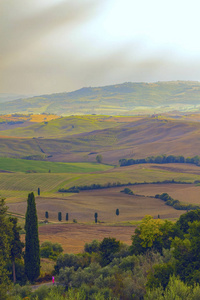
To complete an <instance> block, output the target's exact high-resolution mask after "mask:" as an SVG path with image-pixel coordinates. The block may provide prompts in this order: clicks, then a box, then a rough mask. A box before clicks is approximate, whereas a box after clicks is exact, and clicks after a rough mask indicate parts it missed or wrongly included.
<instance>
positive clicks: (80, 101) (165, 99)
mask: <svg viewBox="0 0 200 300" xmlns="http://www.w3.org/2000/svg"><path fill="white" fill-rule="evenodd" d="M156 109H158V110H159V112H162V111H172V110H182V111H197V110H199V109H200V82H194V81H169V82H156V83H143V82H139V83H131V82H128V83H123V84H117V85H111V86H104V87H87V88H82V89H79V90H77V91H74V92H70V93H57V94H51V95H41V96H35V97H31V98H24V99H18V100H15V101H11V102H6V103H0V112H1V113H2V114H7V113H42V112H45V113H55V114H58V115H73V114H107V115H130V114H134V113H139V112H143V113H147V112H149V113H154V111H157V110H156Z"/></svg>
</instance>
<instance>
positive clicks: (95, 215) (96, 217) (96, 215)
mask: <svg viewBox="0 0 200 300" xmlns="http://www.w3.org/2000/svg"><path fill="white" fill-rule="evenodd" d="M94 218H95V223H97V221H98V220H97V219H98V213H97V212H95V214H94Z"/></svg>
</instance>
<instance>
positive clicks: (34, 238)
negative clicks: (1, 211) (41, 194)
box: [24, 192, 40, 282]
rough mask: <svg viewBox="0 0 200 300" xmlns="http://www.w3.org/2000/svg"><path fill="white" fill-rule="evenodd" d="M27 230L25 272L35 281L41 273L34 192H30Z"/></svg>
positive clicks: (29, 278)
mask: <svg viewBox="0 0 200 300" xmlns="http://www.w3.org/2000/svg"><path fill="white" fill-rule="evenodd" d="M25 230H26V239H25V242H26V246H25V256H24V262H25V273H26V276H27V278H28V280H30V281H31V282H33V281H34V280H35V279H36V278H37V277H38V276H39V275H40V246H39V237H38V218H37V210H36V204H35V196H34V193H33V192H32V193H30V194H28V200H27V211H26V222H25Z"/></svg>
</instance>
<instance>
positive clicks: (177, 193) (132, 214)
mask: <svg viewBox="0 0 200 300" xmlns="http://www.w3.org/2000/svg"><path fill="white" fill-rule="evenodd" d="M41 163H43V162H41ZM52 164H53V163H52ZM98 166H100V165H97V167H98ZM101 167H103V168H104V167H105V166H101ZM172 179H174V180H177V181H185V182H190V183H193V182H194V181H195V180H200V168H199V167H198V166H195V165H188V164H167V165H166V164H165V165H156V164H143V165H132V166H127V167H115V168H113V167H111V168H110V167H109V166H108V169H107V170H106V169H105V170H104V171H103V170H101V171H100V172H91V173H82V174H81V173H71V172H70V173H53V172H52V173H22V172H15V173H5V172H2V173H0V196H1V197H5V198H6V204H7V206H8V207H9V213H11V214H14V215H15V216H18V217H21V218H20V224H21V226H22V227H23V224H24V216H25V212H26V200H27V195H28V193H29V192H31V191H34V192H35V195H36V204H37V212H38V218H39V222H43V221H44V220H45V212H46V211H48V212H49V220H48V221H49V224H47V225H44V224H41V225H42V226H40V227H39V232H40V241H41V242H42V241H44V240H51V241H55V242H59V243H61V244H62V245H63V248H64V249H65V251H67V252H73V253H78V252H80V251H82V249H83V246H84V244H85V243H86V242H90V241H92V240H93V239H95V238H96V239H99V240H101V239H103V238H104V237H105V236H112V237H116V238H117V239H120V240H121V241H124V242H126V243H129V244H130V243H131V235H132V234H133V233H134V228H135V226H136V225H137V224H138V222H140V221H141V219H142V218H143V217H144V216H145V215H147V214H150V215H152V216H153V217H155V218H157V217H158V215H159V216H160V217H161V218H162V219H169V220H172V221H174V220H176V219H177V218H178V217H179V216H180V215H181V214H182V213H185V211H179V210H175V209H174V208H172V207H170V206H167V205H165V203H164V202H163V201H162V200H160V199H156V198H154V197H152V196H155V194H158V193H159V194H161V193H163V192H167V193H168V194H169V195H170V196H172V197H173V198H174V199H178V200H179V201H180V202H185V203H191V204H198V205H200V200H199V192H200V186H198V185H195V184H142V185H134V186H129V188H131V190H133V192H134V193H135V194H136V195H133V196H132V195H126V194H124V193H121V192H120V191H121V190H123V189H124V187H116V188H109V189H108V188H107V189H100V190H88V191H80V193H78V194H72V193H58V189H59V188H63V187H65V188H69V187H72V186H78V185H91V184H94V183H101V184H106V183H108V182H110V183H113V182H121V183H128V182H132V183H134V182H138V183H139V182H141V183H144V182H153V181H154V182H155V181H163V180H172ZM38 187H40V190H41V195H40V196H37V189H38ZM117 208H118V209H119V211H120V214H119V216H116V209H117ZM58 212H62V222H59V221H58ZM95 212H97V213H98V220H99V223H98V224H95V223H94V213H95ZM66 213H68V214H69V221H68V222H66V221H65V216H66ZM73 219H75V220H76V221H77V222H78V223H76V224H75V223H73ZM116 226H117V227H116ZM116 228H117V229H116ZM22 236H23V235H22Z"/></svg>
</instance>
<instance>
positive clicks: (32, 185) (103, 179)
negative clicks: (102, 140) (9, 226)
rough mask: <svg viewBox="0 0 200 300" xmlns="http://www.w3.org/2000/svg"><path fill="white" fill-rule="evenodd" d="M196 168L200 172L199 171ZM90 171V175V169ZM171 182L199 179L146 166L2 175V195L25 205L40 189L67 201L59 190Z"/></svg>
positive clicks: (0, 174)
mask: <svg viewBox="0 0 200 300" xmlns="http://www.w3.org/2000/svg"><path fill="white" fill-rule="evenodd" d="M41 163H43V162H41ZM78 165H79V164H77V166H78ZM83 165H84V164H83ZM88 165H90V164H88ZM97 167H98V165H97ZM108 167H109V166H108ZM194 167H196V166H194ZM105 168H106V166H105ZM196 168H197V169H198V167H196ZM89 170H90V171H91V169H89ZM195 170H196V169H195ZM172 179H174V180H176V181H185V182H194V181H195V180H200V175H199V174H195V173H194V174H190V173H184V172H183V173H181V172H176V171H169V170H162V169H153V168H151V167H150V166H147V165H143V166H142V167H141V168H138V167H137V166H130V167H123V168H119V167H118V168H113V169H110V170H108V171H102V172H100V173H82V174H81V173H80V172H77V173H75V172H74V173H72V172H68V173H67V171H66V173H48V172H46V173H22V172H16V173H0V195H1V197H4V198H6V199H7V201H8V202H16V201H25V200H26V198H27V194H28V193H29V192H31V191H33V192H35V193H37V189H38V187H40V190H41V196H44V197H51V198H52V197H53V198H62V197H66V194H62V193H58V189H59V188H69V187H72V186H79V185H91V184H94V183H96V184H98V183H100V184H106V183H108V182H110V183H114V182H120V183H124V184H125V183H128V182H132V183H134V182H138V183H140V182H155V181H164V180H172ZM67 196H70V194H67Z"/></svg>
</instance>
